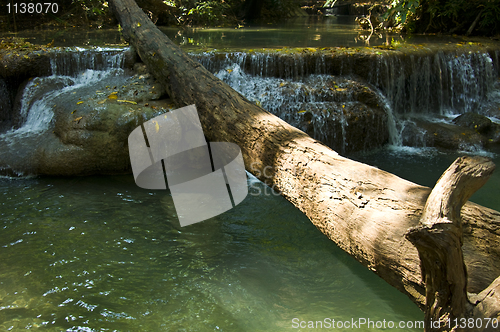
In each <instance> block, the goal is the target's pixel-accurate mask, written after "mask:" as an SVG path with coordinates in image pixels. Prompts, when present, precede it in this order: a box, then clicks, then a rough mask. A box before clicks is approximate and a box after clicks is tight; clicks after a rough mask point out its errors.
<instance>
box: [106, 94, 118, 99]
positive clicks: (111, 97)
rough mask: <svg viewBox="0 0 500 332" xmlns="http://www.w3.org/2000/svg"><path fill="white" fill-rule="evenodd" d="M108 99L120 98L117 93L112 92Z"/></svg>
mask: <svg viewBox="0 0 500 332" xmlns="http://www.w3.org/2000/svg"><path fill="white" fill-rule="evenodd" d="M108 99H118V96H117V95H116V93H112V94H110V95H109V96H108Z"/></svg>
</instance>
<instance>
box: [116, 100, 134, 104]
mask: <svg viewBox="0 0 500 332" xmlns="http://www.w3.org/2000/svg"><path fill="white" fill-rule="evenodd" d="M117 102H119V103H129V104H134V105H137V103H136V102H135V101H130V100H117Z"/></svg>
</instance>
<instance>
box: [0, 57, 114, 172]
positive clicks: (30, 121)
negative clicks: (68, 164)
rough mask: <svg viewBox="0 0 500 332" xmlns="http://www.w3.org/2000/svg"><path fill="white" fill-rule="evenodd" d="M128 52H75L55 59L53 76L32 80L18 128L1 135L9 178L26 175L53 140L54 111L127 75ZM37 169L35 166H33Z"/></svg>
mask: <svg viewBox="0 0 500 332" xmlns="http://www.w3.org/2000/svg"><path fill="white" fill-rule="evenodd" d="M123 63H124V52H123V50H117V49H107V50H103V49H94V50H83V49H74V50H73V49H72V50H66V51H64V52H59V53H55V54H54V55H53V57H52V58H51V68H52V75H51V76H48V77H36V78H33V79H30V80H29V81H28V82H27V84H26V85H25V87H24V89H23V92H22V95H21V98H20V103H19V105H20V106H19V109H18V110H17V112H16V110H15V113H17V114H16V116H15V117H16V119H17V121H16V126H15V128H12V129H10V130H8V131H7V132H5V133H3V134H0V142H1V143H2V144H1V146H2V148H1V149H2V150H1V154H2V164H3V165H0V171H1V170H2V169H5V170H7V171H8V174H9V175H18V176H22V175H26V174H29V173H30V172H31V170H32V166H30V165H32V159H33V158H36V154H37V153H41V152H40V151H39V147H40V146H42V143H44V142H46V141H47V140H51V139H53V135H51V133H50V132H49V128H50V127H51V123H52V120H53V117H54V112H53V107H54V106H56V105H61V104H63V103H75V101H74V100H75V99H76V100H78V96H79V95H80V93H81V91H82V90H86V89H90V88H92V87H93V86H96V85H98V84H105V83H104V82H106V80H113V79H115V77H117V76H120V75H122V74H123V69H122V68H123ZM33 167H34V166H33Z"/></svg>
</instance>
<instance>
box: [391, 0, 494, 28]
mask: <svg viewBox="0 0 500 332" xmlns="http://www.w3.org/2000/svg"><path fill="white" fill-rule="evenodd" d="M383 18H384V19H385V21H386V22H392V25H393V26H399V27H400V28H402V29H404V30H406V31H408V32H416V33H436V32H438V33H439V32H442V33H455V34H465V35H470V34H481V35H494V34H497V33H498V31H499V30H500V0H474V1H470V0H469V1H468V0H393V1H392V3H391V5H390V7H389V9H388V11H387V13H386V14H385V15H384V16H383Z"/></svg>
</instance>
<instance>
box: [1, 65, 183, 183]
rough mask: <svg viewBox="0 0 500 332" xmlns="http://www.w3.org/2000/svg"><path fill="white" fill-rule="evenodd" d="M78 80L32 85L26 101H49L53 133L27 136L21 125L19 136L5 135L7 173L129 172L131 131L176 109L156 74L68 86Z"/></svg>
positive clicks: (56, 79)
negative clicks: (81, 85)
mask: <svg viewBox="0 0 500 332" xmlns="http://www.w3.org/2000/svg"><path fill="white" fill-rule="evenodd" d="M66 80H69V82H66ZM72 80H74V82H78V80H76V79H75V78H69V77H49V78H35V79H33V80H30V81H28V82H26V84H25V85H26V86H28V89H27V90H25V91H29V93H30V98H26V99H25V100H24V102H28V103H34V102H35V101H37V100H42V99H43V100H44V101H47V102H46V104H44V105H48V106H49V107H51V112H49V113H50V114H52V112H53V116H52V117H51V118H50V119H49V121H50V124H49V125H48V129H47V130H44V131H41V132H31V131H30V130H28V131H24V132H23V131H22V130H23V128H24V126H21V128H20V129H19V134H17V132H18V131H15V132H14V131H12V132H9V133H8V135H7V134H6V135H3V136H2V135H0V173H1V174H4V175H10V176H16V175H27V174H44V175H63V176H74V175H89V174H120V173H129V172H130V171H131V168H130V159H129V153H128V136H129V134H130V132H132V130H133V129H134V128H136V127H137V126H139V125H141V124H142V123H143V122H145V121H147V120H149V119H150V118H153V117H155V116H157V115H158V114H161V113H164V112H167V111H168V110H169V109H172V108H174V105H173V104H171V102H170V101H169V100H167V99H160V98H161V97H162V96H165V92H164V89H163V87H162V86H161V85H159V84H157V83H156V82H155V81H154V79H152V78H151V76H150V75H139V74H136V75H134V76H132V77H127V76H126V75H121V76H115V75H109V76H108V77H107V78H104V79H103V80H102V81H99V82H95V83H96V84H95V85H88V86H83V87H80V88H78V89H74V90H71V88H70V89H67V86H68V85H72V84H74V85H75V86H77V85H78V84H75V83H74V82H73V81H72ZM44 82H45V83H44ZM47 82H49V83H50V84H49V83H47ZM111 83H112V84H116V86H114V85H111ZM37 84H38V86H36V87H35V85H37ZM30 87H31V88H32V90H30V89H29V88H30ZM63 87H64V89H63ZM25 91H22V92H21V93H20V94H22V93H24V92H25ZM52 97H53V98H52ZM20 99H21V97H18V100H20ZM44 109H45V108H44ZM20 118H22V117H20ZM21 122H22V121H21Z"/></svg>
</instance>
